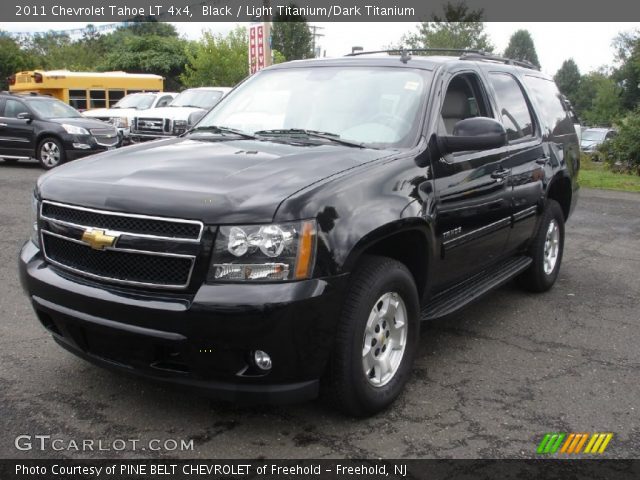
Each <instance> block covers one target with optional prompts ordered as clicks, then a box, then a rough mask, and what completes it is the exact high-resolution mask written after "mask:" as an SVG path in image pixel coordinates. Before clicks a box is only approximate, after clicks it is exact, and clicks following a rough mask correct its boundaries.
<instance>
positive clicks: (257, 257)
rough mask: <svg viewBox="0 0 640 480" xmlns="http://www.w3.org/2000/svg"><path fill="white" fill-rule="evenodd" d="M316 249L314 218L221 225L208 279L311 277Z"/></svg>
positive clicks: (237, 279) (256, 279)
mask: <svg viewBox="0 0 640 480" xmlns="http://www.w3.org/2000/svg"><path fill="white" fill-rule="evenodd" d="M315 251H316V222H315V220H305V221H302V222H292V223H280V224H271V225H245V226H233V227H220V229H219V230H218V236H217V238H216V243H215V246H214V249H213V264H212V265H211V268H210V271H209V275H208V277H207V280H208V281H209V282H224V281H263V282H264V281H270V282H273V281H281V280H302V279H305V278H309V277H310V276H311V273H312V271H313V262H314V260H315Z"/></svg>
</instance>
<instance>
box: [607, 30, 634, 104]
mask: <svg viewBox="0 0 640 480" xmlns="http://www.w3.org/2000/svg"><path fill="white" fill-rule="evenodd" d="M613 46H614V48H615V51H616V60H617V61H618V62H619V63H620V67H619V68H618V69H616V71H615V72H614V75H613V76H614V78H615V80H616V81H617V82H618V83H619V84H620V85H621V87H622V95H621V101H622V106H623V107H624V108H625V109H635V108H636V107H637V106H638V105H639V104H640V31H638V30H635V31H633V32H624V33H621V34H619V35H618V36H617V37H616V38H615V40H614V42H613Z"/></svg>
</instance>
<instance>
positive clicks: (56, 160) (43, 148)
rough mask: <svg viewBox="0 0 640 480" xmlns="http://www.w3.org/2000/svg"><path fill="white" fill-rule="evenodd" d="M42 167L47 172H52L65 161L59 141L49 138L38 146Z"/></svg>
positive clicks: (37, 153) (38, 156) (38, 155)
mask: <svg viewBox="0 0 640 480" xmlns="http://www.w3.org/2000/svg"><path fill="white" fill-rule="evenodd" d="M36 155H37V158H38V161H39V162H40V165H42V167H43V168H44V169H46V170H51V169H52V168H54V167H57V166H58V165H61V164H62V163H64V161H65V158H66V157H65V153H64V150H63V148H62V144H61V143H60V141H59V140H57V139H55V138H52V137H49V138H45V139H43V140H42V141H41V142H40V143H39V144H38V150H37V152H36Z"/></svg>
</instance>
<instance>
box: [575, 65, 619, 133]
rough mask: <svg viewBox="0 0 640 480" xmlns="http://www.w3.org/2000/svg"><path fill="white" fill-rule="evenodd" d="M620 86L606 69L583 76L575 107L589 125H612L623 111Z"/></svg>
mask: <svg viewBox="0 0 640 480" xmlns="http://www.w3.org/2000/svg"><path fill="white" fill-rule="evenodd" d="M620 93H621V91H620V87H619V86H618V85H617V84H616V82H615V81H614V80H613V79H612V78H611V77H610V76H608V75H607V74H606V72H604V71H599V72H591V73H589V74H587V75H584V76H582V78H581V80H580V86H579V88H578V91H577V92H576V99H575V103H574V102H572V104H573V106H574V108H575V109H576V111H577V112H578V116H579V117H580V119H581V120H583V121H584V122H585V123H587V124H589V125H611V124H613V123H615V121H616V120H617V119H618V117H619V116H620V114H621V113H622V104H621V101H620Z"/></svg>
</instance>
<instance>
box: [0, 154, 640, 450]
mask: <svg viewBox="0 0 640 480" xmlns="http://www.w3.org/2000/svg"><path fill="white" fill-rule="evenodd" d="M41 173H42V170H40V169H39V167H38V166H37V164H35V163H33V164H31V163H20V164H18V165H16V166H9V165H6V164H3V162H1V161H0V225H1V232H2V234H1V235H0V245H1V247H2V248H1V249H0V279H1V281H2V285H3V288H2V289H1V290H0V306H1V309H0V412H1V414H0V432H2V433H1V434H0V457H3V458H39V457H71V458H83V457H93V458H114V457H123V458H124V457H129V458H143V457H148V456H150V455H151V456H171V457H185V458H256V457H257V458H307V457H311V458H344V457H355V458H477V457H480V458H505V457H506V458H522V457H534V456H535V449H536V446H537V443H538V442H539V441H540V439H541V437H542V436H543V434H544V433H546V432H613V433H614V438H613V440H612V441H611V443H610V445H609V447H608V449H607V452H606V453H605V456H606V457H625V458H629V457H632V458H638V457H640V421H639V420H640V416H639V413H640V382H639V380H640V348H638V345H639V340H640V318H639V317H640V281H639V280H640V273H639V272H640V195H639V194H624V193H616V192H605V191H593V190H591V191H587V190H583V191H582V192H581V198H580V201H579V204H578V207H577V209H576V212H575V214H574V216H573V217H572V219H571V221H570V223H569V225H568V228H567V239H566V249H565V258H564V261H563V267H562V270H561V273H560V277H559V281H558V283H557V284H556V286H555V288H554V289H553V290H552V291H551V292H548V293H546V294H543V295H534V294H528V293H523V292H522V291H520V290H519V289H518V288H517V287H516V286H515V285H512V284H510V285H507V286H505V287H503V288H501V289H500V290H498V291H496V292H494V293H493V294H491V295H490V296H489V297H487V298H485V299H484V300H482V301H481V302H480V303H476V304H475V305H473V306H472V307H470V308H468V309H467V310H465V311H464V312H462V313H460V314H458V315H457V316H455V317H454V318H451V319H449V320H446V321H438V322H434V323H431V324H427V325H424V328H423V332H422V338H421V342H420V352H419V354H418V359H417V364H416V366H415V371H414V375H413V378H412V379H411V381H410V383H409V385H408V388H407V389H406V391H405V393H404V394H403V395H402V397H401V398H400V399H399V401H398V402H397V403H396V404H394V405H393V407H392V408H391V409H390V410H388V411H387V412H385V413H382V414H379V415H377V416H376V417H373V418H370V419H365V420H356V419H350V418H345V417H343V416H341V415H338V414H336V413H334V412H332V411H331V410H329V409H328V408H326V407H325V406H323V405H322V404H321V403H319V402H312V403H307V404H303V405H296V406H287V407H252V408H246V407H245V408H242V407H238V406H233V405H225V404H220V403H215V402H211V401H209V400H207V399H204V398H200V397H194V396H191V395H187V394H183V393H180V392H176V391H173V390H167V389H164V388H160V387H157V386H155V385H152V384H149V383H145V382H142V381H138V380H135V379H131V378H128V377H123V376H120V375H118V374H115V373H111V372H108V371H105V370H102V369H100V368H98V367H95V366H92V365H89V364H87V363H85V362H84V361H82V360H80V359H78V358H76V357H74V356H73V355H71V354H69V353H67V352H66V351H64V350H62V349H61V348H60V347H58V346H57V345H56V344H55V343H54V342H53V340H52V339H51V338H50V337H49V335H48V334H46V333H45V331H44V330H43V328H41V327H40V325H39V324H38V322H37V320H36V318H35V315H34V314H33V312H32V310H31V307H30V305H29V303H28V301H27V298H26V297H25V295H24V293H23V292H22V290H21V287H20V285H19V282H18V275H17V268H16V260H17V255H18V250H19V248H20V246H21V244H22V242H23V241H24V240H25V238H26V237H27V235H28V231H29V208H30V206H29V200H30V196H31V192H32V189H33V185H34V182H35V179H36V178H37V177H38V175H40V174H41ZM22 434H26V435H52V436H53V437H58V438H61V439H64V440H65V441H67V442H68V440H71V439H75V440H76V441H80V440H82V439H95V440H100V439H103V440H105V441H106V442H109V441H112V440H113V439H132V438H137V439H141V442H142V444H144V443H145V442H146V441H147V440H149V439H177V440H178V441H179V440H191V439H192V440H193V445H194V449H193V451H182V452H180V451H164V452H155V451H154V452H150V451H149V450H145V451H142V450H138V451H132V450H126V451H123V452H121V453H114V452H113V451H102V452H99V451H94V452H85V453H77V452H75V451H73V450H70V451H67V450H66V449H65V450H63V451H52V450H47V451H39V450H32V451H19V450H16V448H15V446H14V440H15V437H16V436H18V435H22Z"/></svg>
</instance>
